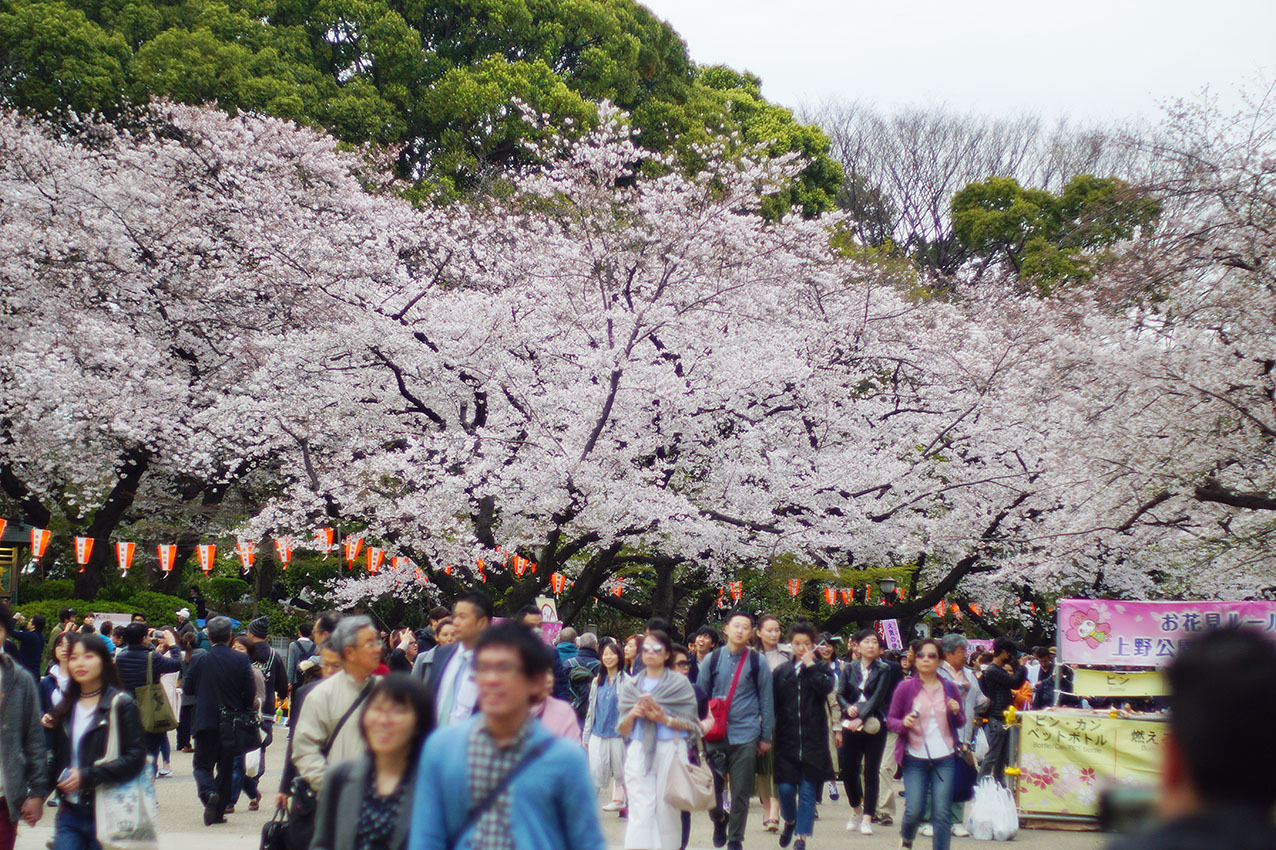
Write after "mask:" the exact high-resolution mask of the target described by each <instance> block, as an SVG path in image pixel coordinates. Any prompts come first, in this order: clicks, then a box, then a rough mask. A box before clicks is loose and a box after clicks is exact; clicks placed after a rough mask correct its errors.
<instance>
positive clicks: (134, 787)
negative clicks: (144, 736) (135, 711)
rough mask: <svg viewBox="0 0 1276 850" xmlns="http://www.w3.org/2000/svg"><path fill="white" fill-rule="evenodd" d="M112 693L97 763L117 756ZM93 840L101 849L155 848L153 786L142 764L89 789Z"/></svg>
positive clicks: (116, 720) (116, 703)
mask: <svg viewBox="0 0 1276 850" xmlns="http://www.w3.org/2000/svg"><path fill="white" fill-rule="evenodd" d="M122 699H126V697H125V696H124V694H116V696H115V699H114V701H112V703H111V710H110V712H109V714H108V715H107V718H108V728H107V733H106V752H105V753H104V754H103V755H102V758H100V759H98V761H97V764H102V763H104V762H108V761H114V760H115V759H117V758H119V756H120V717H119V705H120V700H122ZM93 808H94V815H95V819H96V823H97V840H98V842H100V843H101V845H102V848H103V850H159V836H158V835H157V832H156V829H155V813H156V809H157V808H158V807H157V806H156V804H155V785H154V783H153V782H152V781H151V772H150V771H149V770H147V769H146V767H145V766H143V767H142V770H141V771H140V772H139V773H138V775H137V776H135V777H134V778H132V779H129V780H126V781H124V782H120V783H117V784H114V785H99V786H98V787H97V788H96V789H95V790H94V792H93Z"/></svg>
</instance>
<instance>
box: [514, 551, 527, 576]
mask: <svg viewBox="0 0 1276 850" xmlns="http://www.w3.org/2000/svg"><path fill="white" fill-rule="evenodd" d="M525 572H527V561H526V560H524V559H523V558H520V557H519V556H518V555H515V556H514V575H516V576H518V577H519V578H522V577H523V573H525Z"/></svg>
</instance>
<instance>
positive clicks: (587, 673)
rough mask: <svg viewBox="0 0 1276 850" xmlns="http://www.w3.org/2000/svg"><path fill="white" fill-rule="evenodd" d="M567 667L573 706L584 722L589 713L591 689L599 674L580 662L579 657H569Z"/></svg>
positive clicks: (568, 684) (568, 686)
mask: <svg viewBox="0 0 1276 850" xmlns="http://www.w3.org/2000/svg"><path fill="white" fill-rule="evenodd" d="M566 667H567V688H568V690H569V691H571V695H572V698H571V704H572V708H574V709H576V716H577V717H579V718H580V720H581V722H584V720H585V715H586V714H588V713H589V689H590V687H591V686H592V685H593V682H594V678H595V677H596V676H597V675H598V674H597V673H596V672H595V671H593V670H590V669H589V668H588V667H587V666H585V665H584V664H582V663H580V659H578V658H571V659H568V661H567V664H566Z"/></svg>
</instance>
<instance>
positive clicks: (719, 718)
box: [704, 647, 752, 744]
mask: <svg viewBox="0 0 1276 850" xmlns="http://www.w3.org/2000/svg"><path fill="white" fill-rule="evenodd" d="M751 651H752V650H750V649H748V648H747V647H746V648H745V650H744V652H742V653H740V663H739V664H737V665H736V668H735V678H733V679H732V680H731V690H729V691H727V698H726V699H720V698H719V697H714V698H713V699H711V700H709V716H710V717H712V718H713V726H712V728H710V729H709V731H708V732H705V733H704V739H705V740H706V741H708V742H709V743H711V744H713V743H717V742H718V741H723V740H726V737H727V714H728V713H729V712H730V711H731V700H732V699H733V698H734V697H735V688H736V685H738V684H740V674H741V673H742V672H744V665H745V662H747V661H748V660H749V653H750V652H751Z"/></svg>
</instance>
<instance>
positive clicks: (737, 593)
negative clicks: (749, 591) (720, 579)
mask: <svg viewBox="0 0 1276 850" xmlns="http://www.w3.org/2000/svg"><path fill="white" fill-rule="evenodd" d="M743 595H744V582H742V581H733V582H731V601H732V602H739V601H740V597H741V596H743Z"/></svg>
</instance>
